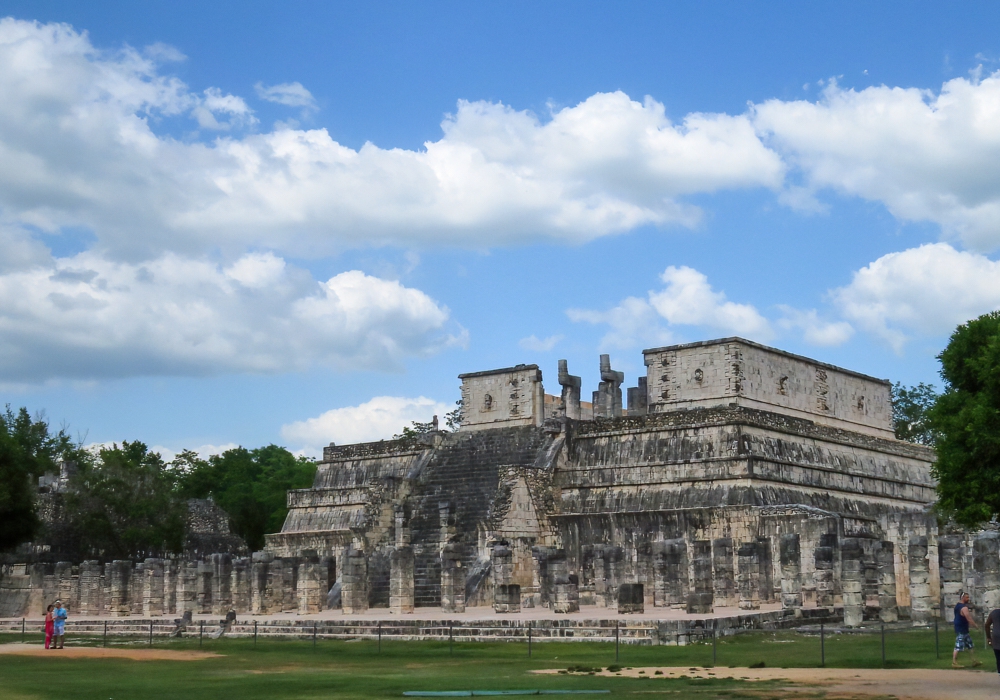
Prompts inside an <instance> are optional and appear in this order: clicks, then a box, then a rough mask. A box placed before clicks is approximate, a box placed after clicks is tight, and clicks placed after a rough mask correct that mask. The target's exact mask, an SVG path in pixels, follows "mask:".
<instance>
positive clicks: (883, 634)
mask: <svg viewBox="0 0 1000 700" xmlns="http://www.w3.org/2000/svg"><path fill="white" fill-rule="evenodd" d="M882 668H885V623H884V622H883V623H882Z"/></svg>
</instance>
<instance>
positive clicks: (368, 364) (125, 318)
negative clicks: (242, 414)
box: [0, 249, 464, 382]
mask: <svg viewBox="0 0 1000 700" xmlns="http://www.w3.org/2000/svg"><path fill="white" fill-rule="evenodd" d="M33 252H34V251H31V250H30V249H29V251H28V252H27V253H25V254H26V255H31V254H32V253H33ZM448 320H449V313H448V310H447V309H446V308H445V307H443V306H441V305H439V304H438V303H437V302H435V301H434V300H433V299H431V298H430V297H428V296H427V295H426V294H424V293H423V292H421V291H419V290H417V289H412V288H408V287H404V286H403V285H401V284H400V283H398V282H393V281H386V280H381V279H378V278H376V277H371V276H368V275H365V274H363V273H361V272H359V271H357V270H354V271H349V272H343V273H340V274H338V275H335V276H334V277H331V278H330V279H328V280H326V281H317V280H314V279H313V278H312V277H311V275H309V273H307V272H305V271H303V270H301V269H297V268H295V267H292V266H290V265H288V264H287V263H286V262H285V261H284V260H283V259H282V258H280V257H277V256H275V255H274V254H272V253H251V254H248V255H245V256H243V257H241V258H239V259H238V260H236V261H235V262H233V263H232V264H230V265H228V266H221V265H218V264H214V263H210V262H207V261H205V260H199V259H191V258H185V257H182V256H179V255H177V254H174V253H165V254H163V255H162V256H160V257H158V258H156V259H153V260H149V261H146V262H143V263H141V264H133V263H125V262H116V261H111V260H108V259H107V258H105V257H103V256H101V255H99V254H96V253H93V252H85V253H80V254H78V255H75V256H72V257H67V258H57V259H49V260H48V261H47V263H45V264H36V265H33V266H31V267H29V268H27V269H24V270H20V271H12V272H6V273H3V274H0V357H2V358H3V362H2V363H0V380H7V381H9V382H32V381H42V380H46V379H51V378H112V377H128V376H139V375H195V376H197V375H209V374H218V373H223V372H256V373H272V372H284V371H290V370H298V369H304V368H306V367H309V366H312V365H327V366H332V367H334V368H343V367H348V366H349V367H358V368H366V369H399V368H400V364H401V361H402V359H403V358H405V357H407V356H420V355H426V354H429V353H432V352H435V351H437V350H439V349H441V348H442V347H445V346H448V345H451V344H462V343H463V342H464V335H463V331H462V330H461V328H456V329H455V333H453V334H449V333H447V332H446V324H447V322H448Z"/></svg>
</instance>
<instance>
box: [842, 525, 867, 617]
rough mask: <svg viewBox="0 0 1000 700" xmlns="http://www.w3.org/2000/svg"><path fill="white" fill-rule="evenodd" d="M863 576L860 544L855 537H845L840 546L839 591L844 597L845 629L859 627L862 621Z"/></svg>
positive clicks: (863, 605)
mask: <svg viewBox="0 0 1000 700" xmlns="http://www.w3.org/2000/svg"><path fill="white" fill-rule="evenodd" d="M863 576H864V572H863V569H862V566H861V543H860V542H858V538H856V537H845V538H844V540H843V542H842V543H841V546H840V589H841V591H842V594H843V597H844V625H846V626H847V627H860V626H861V623H862V622H863V621H864V614H865V604H864V596H863V595H862V579H863Z"/></svg>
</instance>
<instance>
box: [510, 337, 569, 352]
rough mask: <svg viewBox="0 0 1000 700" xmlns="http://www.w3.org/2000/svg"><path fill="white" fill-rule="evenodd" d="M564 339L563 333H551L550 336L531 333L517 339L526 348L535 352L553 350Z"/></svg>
mask: <svg viewBox="0 0 1000 700" xmlns="http://www.w3.org/2000/svg"><path fill="white" fill-rule="evenodd" d="M562 339H563V336H562V335H550V336H549V337H548V338H538V337H536V336H534V335H529V336H528V337H527V338H521V339H520V340H519V341H517V344H518V345H520V346H521V347H522V348H524V349H525V350H531V351H533V352H551V351H552V349H553V348H555V346H556V345H558V344H559V341H560V340H562Z"/></svg>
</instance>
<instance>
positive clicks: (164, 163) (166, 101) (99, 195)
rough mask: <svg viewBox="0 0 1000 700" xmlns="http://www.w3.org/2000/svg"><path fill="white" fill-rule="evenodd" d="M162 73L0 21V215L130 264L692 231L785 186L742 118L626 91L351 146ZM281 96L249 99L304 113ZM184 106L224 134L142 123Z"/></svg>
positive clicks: (135, 59) (296, 98)
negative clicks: (169, 133) (76, 235)
mask: <svg viewBox="0 0 1000 700" xmlns="http://www.w3.org/2000/svg"><path fill="white" fill-rule="evenodd" d="M154 53H156V54H157V55H159V56H163V55H165V53H166V52H165V50H164V49H163V47H160V48H159V49H158V50H157V51H156V52H154ZM161 69H162V66H161V64H160V63H157V62H156V61H155V60H154V59H153V58H151V57H149V56H147V55H144V54H141V53H139V52H136V51H132V50H128V49H125V50H122V51H103V50H99V49H97V48H95V47H94V46H93V45H92V44H91V43H90V40H89V38H88V37H87V35H86V34H83V33H80V32H78V31H76V30H74V29H73V28H71V27H69V26H68V25H63V24H49V25H42V24H38V23H32V22H22V21H18V20H14V19H9V18H8V19H4V20H0V94H2V95H3V96H4V99H3V100H0V207H2V209H3V211H4V213H5V215H6V216H7V217H8V218H10V219H12V220H14V221H16V222H19V223H22V224H24V223H28V224H33V225H36V226H39V227H41V228H43V229H45V230H49V231H52V230H57V229H58V228H59V227H61V226H70V225H71V226H85V227H89V228H90V229H92V230H93V231H94V232H95V234H96V236H97V238H98V241H99V242H100V244H101V245H102V246H103V247H104V248H106V249H108V250H113V251H116V254H120V255H122V254H124V255H129V256H131V258H132V259H136V258H138V257H141V256H147V257H148V256H153V255H156V254H158V253H160V252H162V251H163V250H171V251H173V252H184V253H188V254H190V253H194V252H199V251H206V250H215V249H219V248H221V249H224V250H230V251H232V250H234V249H235V250H243V249H245V247H246V246H258V247H263V248H269V249H272V250H278V251H281V252H293V253H294V254H296V255H306V254H309V255H312V254H323V253H328V252H330V251H337V250H341V249H343V248H344V247H345V246H367V245H373V244H379V243H396V244H402V245H406V246H411V245H418V244H428V243H434V242H445V243H449V244H456V245H465V246H473V247H482V246H487V245H505V244H512V243H517V242H522V241H533V240H538V239H557V240H568V241H585V240H588V239H592V238H595V237H598V236H604V235H608V234H615V233H620V232H623V231H627V230H630V229H632V228H634V227H636V226H640V225H644V224H655V225H675V224H679V225H693V224H694V223H696V222H697V221H698V219H699V215H700V212H699V210H698V208H697V207H695V206H694V205H692V204H689V203H686V202H685V201H684V197H685V196H686V195H693V194H699V193H706V192H714V191H717V190H721V189H733V188H748V187H750V188H753V187H768V188H773V189H775V190H777V189H778V188H780V186H781V183H782V180H783V174H784V165H783V164H782V162H781V159H780V158H779V157H778V156H777V155H776V154H775V153H774V152H772V151H771V150H769V149H768V148H766V147H765V146H764V145H763V144H762V143H761V141H760V139H759V138H758V136H757V134H756V132H755V129H754V126H753V124H752V123H751V121H750V119H749V117H748V116H747V115H738V116H730V115H725V114H698V113H695V114H689V115H687V116H686V117H684V118H683V119H682V120H680V121H677V122H674V121H672V120H671V119H669V118H668V117H667V116H666V114H665V110H664V107H663V105H662V104H660V103H658V102H656V101H655V100H652V99H650V98H647V99H646V100H645V101H636V100H633V99H630V98H629V97H628V96H627V95H625V94H623V93H621V92H615V93H606V94H605V93H601V94H596V95H593V96H592V97H590V98H588V99H586V100H585V101H583V102H581V103H580V104H578V105H574V106H569V107H566V108H564V109H560V110H557V111H554V112H553V113H552V114H550V115H545V118H544V119H543V118H539V117H538V116H536V115H533V114H531V113H529V112H525V111H518V110H515V109H513V108H512V107H509V106H506V105H503V104H497V103H489V102H464V101H461V102H459V104H458V108H457V111H456V112H455V113H454V114H453V115H449V116H448V117H447V118H446V119H445V120H444V123H443V124H442V127H443V132H444V133H443V135H442V137H441V138H440V139H438V140H436V141H428V142H427V143H425V144H424V146H423V148H421V149H416V150H407V149H401V148H383V147H379V146H377V145H375V144H372V143H367V144H365V145H364V146H362V147H361V148H359V149H353V148H348V147H346V146H344V145H342V144H339V143H337V142H336V141H334V140H333V139H332V138H331V137H330V134H329V133H328V132H327V131H326V130H325V129H314V130H308V131H305V130H297V129H290V128H278V129H277V130H275V131H272V132H269V133H242V134H238V133H237V129H236V128H237V127H238V126H240V125H247V124H250V123H253V120H254V117H253V114H252V112H251V110H250V109H249V107H247V105H246V102H245V101H244V100H243V99H242V98H241V97H238V96H234V95H227V94H224V93H222V92H221V91H219V90H218V89H216V88H208V89H206V90H203V91H201V92H197V91H195V90H192V89H190V88H189V87H188V86H187V85H185V84H184V83H183V82H181V81H180V80H178V79H177V78H174V77H171V76H169V75H166V74H163V73H162V72H161ZM296 85H297V84H295V83H287V84H283V85H280V86H271V87H266V86H264V85H263V84H262V85H260V90H261V91H262V94H263V95H265V96H266V97H267V98H269V99H275V100H278V101H283V102H284V103H286V104H289V103H291V102H298V103H303V102H307V101H308V98H307V93H308V91H306V90H305V88H301V86H297V87H296ZM300 88H301V89H300ZM185 115H187V116H189V117H191V118H193V119H194V120H195V123H197V124H199V125H200V126H201V127H202V128H206V129H211V130H223V131H225V130H226V129H229V132H228V133H227V134H226V135H225V136H224V137H222V138H218V139H217V140H215V141H212V142H210V143H209V142H201V141H193V142H191V141H180V140H177V139H173V138H168V137H165V136H160V135H158V134H157V133H156V131H155V130H154V129H155V127H156V124H157V122H158V120H160V119H161V118H162V117H164V116H172V117H177V118H186V117H185ZM137 231H141V232H142V235H137V233H136V232H137Z"/></svg>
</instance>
